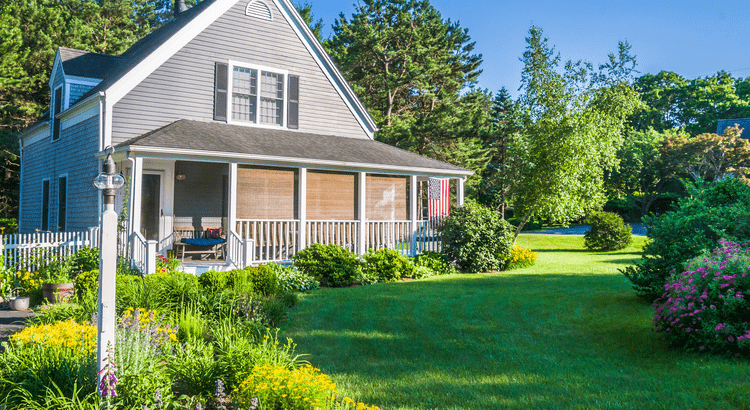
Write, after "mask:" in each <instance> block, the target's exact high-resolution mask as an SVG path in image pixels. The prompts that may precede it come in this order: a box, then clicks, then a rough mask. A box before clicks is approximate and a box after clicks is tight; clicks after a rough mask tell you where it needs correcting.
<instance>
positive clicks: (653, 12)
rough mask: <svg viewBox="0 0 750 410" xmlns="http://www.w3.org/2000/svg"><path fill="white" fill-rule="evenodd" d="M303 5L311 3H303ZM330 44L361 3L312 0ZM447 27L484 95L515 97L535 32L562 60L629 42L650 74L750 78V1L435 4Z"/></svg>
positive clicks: (589, 56) (595, 58)
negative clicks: (461, 42)
mask: <svg viewBox="0 0 750 410" xmlns="http://www.w3.org/2000/svg"><path fill="white" fill-rule="evenodd" d="M300 2H301V3H304V1H300ZM308 2H309V3H310V4H312V8H313V14H314V15H315V18H316V20H317V19H318V18H322V19H323V23H324V25H325V28H324V31H323V37H324V38H327V37H328V36H330V35H331V33H332V30H331V25H332V24H333V22H334V20H335V19H336V18H337V17H338V15H339V13H340V12H344V14H345V15H346V16H347V17H349V16H351V14H352V12H353V11H354V9H355V8H354V6H353V4H354V3H355V0H335V1H333V0H308ZM431 4H432V5H433V6H434V7H435V8H436V9H437V10H438V11H440V13H441V14H442V16H443V19H448V18H449V19H451V20H452V21H456V20H458V21H459V22H460V24H461V27H464V28H468V29H469V35H470V36H471V38H472V40H473V41H476V52H477V53H481V54H482V55H483V58H484V62H483V63H482V69H483V70H484V71H483V73H482V75H481V76H480V77H479V87H481V88H488V89H489V90H490V91H493V92H494V91H497V90H498V89H499V88H500V87H502V86H505V87H506V88H508V90H509V91H510V92H511V94H512V95H513V96H514V97H515V96H517V95H518V87H519V86H520V79H521V68H522V67H523V65H522V63H521V62H520V61H519V57H521V55H522V54H523V51H524V48H525V46H526V43H525V40H524V39H525V37H526V36H527V35H528V30H529V27H530V26H531V25H532V24H534V25H536V26H538V27H541V28H542V29H543V30H544V34H545V36H546V37H547V38H549V42H550V44H552V45H554V46H555V50H556V51H558V52H560V53H561V56H562V58H563V60H569V59H572V60H577V59H584V60H587V61H591V62H593V63H595V64H596V63H600V62H603V61H604V60H605V59H606V56H607V54H609V53H610V52H615V51H616V50H617V42H618V41H620V40H627V41H629V42H630V44H631V45H632V47H633V48H632V51H633V54H635V55H636V57H637V61H638V67H637V69H638V70H639V71H640V72H641V73H642V74H643V73H654V74H655V73H658V72H659V71H662V70H667V71H674V72H676V73H677V74H680V75H682V76H683V77H686V78H695V77H703V76H707V75H711V74H714V73H716V72H717V71H719V70H725V71H730V72H732V74H733V75H734V76H736V77H750V0H745V1H728V0H713V1H678V0H671V1H665V0H651V1H607V0H599V1H575V2H566V1H559V0H558V1H540V0H526V1H517V0H504V1H499V0H495V1H490V0H452V1H449V0H432V1H431Z"/></svg>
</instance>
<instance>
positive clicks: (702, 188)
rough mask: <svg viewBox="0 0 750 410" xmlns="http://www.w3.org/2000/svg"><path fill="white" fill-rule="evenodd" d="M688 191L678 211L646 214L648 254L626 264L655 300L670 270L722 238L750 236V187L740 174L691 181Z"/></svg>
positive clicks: (641, 288)
mask: <svg viewBox="0 0 750 410" xmlns="http://www.w3.org/2000/svg"><path fill="white" fill-rule="evenodd" d="M686 189H687V191H688V196H687V197H685V198H682V199H680V200H679V201H678V203H677V205H676V206H675V208H674V210H673V211H669V212H666V213H664V214H662V215H661V216H658V217H656V216H647V217H644V218H643V222H644V225H645V226H646V229H647V231H648V237H649V241H648V242H647V243H646V246H645V247H644V249H643V258H642V259H641V260H640V261H638V263H637V264H636V265H634V266H628V267H627V268H625V270H623V273H624V274H625V276H626V277H627V278H628V279H629V280H630V281H631V282H632V283H633V289H635V291H636V293H637V294H638V295H639V296H642V297H644V298H647V299H649V300H654V299H656V298H657V297H659V296H660V295H661V294H662V292H663V291H664V284H665V283H666V282H667V280H668V279H669V275H670V273H671V272H682V271H683V264H684V263H685V261H687V260H689V259H692V258H695V257H696V256H698V255H699V254H700V253H701V252H702V251H703V250H704V249H712V248H713V247H714V246H715V244H716V243H717V241H718V240H719V239H721V238H723V239H727V240H732V241H735V242H744V241H746V240H748V239H750V187H748V186H747V185H745V184H744V183H742V182H741V181H738V180H736V179H728V180H724V181H721V182H716V183H715V184H714V185H707V184H706V185H702V184H693V183H690V182H687V183H686Z"/></svg>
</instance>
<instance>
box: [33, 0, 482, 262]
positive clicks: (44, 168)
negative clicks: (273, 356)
mask: <svg viewBox="0 0 750 410" xmlns="http://www.w3.org/2000/svg"><path fill="white" fill-rule="evenodd" d="M180 3H181V0H178V4H177V5H176V6H175V17H174V19H173V20H172V21H170V22H169V23H167V24H165V25H163V26H162V27H160V28H159V29H157V30H155V31H154V32H153V33H151V34H150V35H148V36H146V37H145V38H143V39H141V40H140V41H138V42H137V43H135V44H134V45H133V46H132V47H131V48H130V49H128V50H127V51H126V52H124V53H123V54H122V55H119V56H109V55H102V54H96V53H90V52H84V51H79V50H73V49H69V48H60V49H59V50H58V52H57V55H56V57H55V61H54V66H53V71H52V74H51V78H50V80H49V86H50V90H51V100H50V111H49V112H48V113H47V114H45V116H44V117H43V118H41V119H40V120H39V121H38V122H37V123H36V124H34V125H32V126H31V127H29V128H28V129H27V130H26V131H25V132H24V133H23V134H22V135H21V138H20V144H21V198H20V211H19V213H20V215H19V229H20V231H21V232H33V231H35V230H42V231H79V230H85V229H88V228H90V227H92V226H97V225H98V221H99V217H100V214H101V212H100V211H101V209H102V199H101V195H100V193H99V192H98V190H97V189H96V188H95V187H94V186H93V185H92V181H93V179H94V177H95V176H96V175H97V174H98V173H99V172H100V170H101V168H102V160H103V159H104V156H105V149H106V148H108V147H112V148H113V158H114V159H115V162H116V164H117V171H118V172H120V173H122V175H123V176H124V177H125V178H126V180H127V183H126V186H125V187H123V188H122V189H120V190H119V191H118V197H117V202H116V203H117V210H118V212H120V213H121V215H122V219H123V226H124V227H125V228H124V229H126V234H125V235H124V236H123V238H124V239H123V242H127V246H126V247H125V248H127V251H125V252H127V253H128V254H129V255H130V256H131V257H133V258H134V259H135V260H136V263H142V264H141V265H139V266H150V265H151V262H150V261H152V260H153V258H152V256H143V255H152V254H153V253H154V252H159V253H166V252H167V251H169V250H171V249H173V248H175V243H176V241H180V238H181V237H183V236H185V235H188V236H190V235H195V232H201V231H203V230H205V229H207V228H217V227H222V228H223V230H224V235H225V238H226V241H227V245H226V248H227V250H226V252H224V253H225V254H226V255H225V261H226V264H227V265H228V266H244V265H245V264H247V263H250V262H252V261H266V260H283V259H287V258H289V257H290V256H291V255H292V254H293V253H294V252H296V251H298V250H300V249H302V248H304V247H305V246H307V245H308V244H311V243H314V242H322V243H337V244H340V245H342V246H345V247H348V248H349V249H351V250H353V251H357V252H364V251H365V250H366V249H368V248H378V247H383V246H391V247H400V248H401V249H402V250H404V251H405V252H415V251H418V250H419V247H420V246H423V245H424V244H425V240H424V239H423V240H421V241H420V240H418V238H417V237H418V236H420V235H423V234H424V232H425V230H426V229H428V227H427V225H426V224H424V223H423V222H422V221H421V220H422V217H421V216H422V214H423V213H422V210H421V207H422V201H421V200H420V199H421V198H424V197H426V192H427V189H426V181H427V179H428V178H430V177H435V178H450V179H451V181H455V182H453V184H452V187H453V188H452V189H455V195H454V197H455V198H456V202H457V203H458V204H459V205H460V204H462V203H463V182H464V180H465V178H466V177H467V176H468V175H470V174H471V172H469V171H467V170H464V169H462V168H460V167H457V166H453V165H451V164H447V163H444V162H441V161H437V160H434V159H430V158H426V157H423V156H419V155H416V154H414V153H411V152H407V151H404V150H401V149H398V148H395V147H392V146H389V145H386V144H382V143H380V142H377V141H375V140H374V138H373V135H374V133H375V131H376V130H377V129H376V125H375V123H374V121H373V119H372V118H371V117H370V115H369V114H368V112H367V110H366V109H365V107H364V106H363V105H362V103H361V102H360V101H359V100H358V98H357V97H356V95H355V94H354V92H353V91H352V89H351V88H350V87H349V85H348V84H347V82H346V81H345V79H344V77H343V76H342V75H341V73H340V72H339V70H338V69H337V68H336V66H335V65H334V63H333V62H332V61H331V59H330V57H329V56H328V55H327V54H326V52H325V51H324V50H323V47H322V46H321V44H320V43H319V42H318V41H317V39H316V38H315V36H314V35H313V34H312V32H311V31H310V30H309V28H308V27H307V25H306V24H305V23H304V21H303V20H302V18H301V17H300V16H299V14H298V13H297V11H296V10H295V8H294V6H293V4H292V3H291V1H290V0H205V1H203V2H201V3H199V4H198V5H196V6H194V7H192V8H190V9H187V10H185V9H184V5H180ZM420 224H421V225H420ZM199 250H200V249H199ZM139 261H140V262H139ZM147 270H151V268H147Z"/></svg>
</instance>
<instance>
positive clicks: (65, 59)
mask: <svg viewBox="0 0 750 410" xmlns="http://www.w3.org/2000/svg"><path fill="white" fill-rule="evenodd" d="M59 51H60V61H61V62H62V66H63V72H65V75H72V76H76V77H87V78H98V79H103V78H105V77H106V74H107V72H108V71H110V70H112V69H113V68H114V67H115V66H117V65H118V64H119V62H120V59H121V57H119V56H111V55H108V54H99V53H92V52H90V51H83V50H76V49H74V48H68V47H60V49H59Z"/></svg>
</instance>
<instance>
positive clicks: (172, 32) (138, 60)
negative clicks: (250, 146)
mask: <svg viewBox="0 0 750 410" xmlns="http://www.w3.org/2000/svg"><path fill="white" fill-rule="evenodd" d="M238 1H240V0H204V1H202V2H200V3H198V4H197V5H195V6H193V7H191V8H190V9H188V10H186V11H184V12H182V13H180V14H179V16H178V17H176V18H174V19H172V20H171V21H169V22H168V23H166V24H164V25H163V26H161V27H159V28H158V29H156V30H154V31H153V32H151V33H150V34H149V35H147V36H146V37H143V38H142V39H140V40H139V41H137V42H136V43H135V44H133V46H131V47H130V48H129V49H128V50H126V51H125V52H124V53H123V54H122V55H120V56H119V58H118V59H117V60H116V64H114V65H113V66H112V68H111V69H110V70H108V71H107V72H106V75H105V76H104V79H103V81H101V82H100V83H99V84H98V85H97V86H96V87H94V88H92V89H91V90H89V91H88V92H87V93H86V94H84V95H83V96H82V97H81V98H80V99H79V102H80V101H85V100H86V99H87V98H89V97H91V96H92V95H94V94H97V93H99V92H100V91H105V90H110V89H114V88H117V87H120V86H121V88H126V89H132V87H135V86H136V85H137V84H138V83H140V81H142V79H143V78H145V75H143V76H142V77H140V79H138V78H135V81H134V78H130V77H133V76H132V74H133V72H135V71H139V73H138V74H139V75H141V74H143V73H145V72H146V71H147V69H146V68H144V67H145V66H146V65H148V64H147V63H148V62H149V60H156V61H159V60H160V59H161V60H162V61H166V59H165V58H164V57H165V56H166V57H169V56H171V55H173V54H174V53H176V52H177V51H179V49H180V48H182V47H183V46H184V44H186V43H187V41H189V40H190V39H192V37H194V36H195V35H197V34H198V32H195V31H194V29H195V27H200V25H201V24H206V23H207V24H210V23H212V22H213V21H215V20H216V19H218V18H219V17H220V16H221V15H222V14H223V12H224V11H226V8H222V7H212V6H213V5H216V6H222V5H226V6H231V5H234V4H236V3H237V2H238ZM268 1H274V2H275V3H276V5H277V6H278V8H279V9H280V10H281V11H282V13H285V14H286V15H287V16H288V17H289V18H290V20H291V21H288V23H289V24H290V25H291V26H292V28H293V30H294V31H295V32H296V33H297V34H298V35H299V36H300V37H301V38H300V40H301V41H302V42H303V43H304V44H305V46H306V47H307V49H308V51H309V52H310V54H311V55H312V56H313V58H314V59H315V60H316V61H317V62H318V64H319V65H320V66H321V69H323V72H324V73H325V74H326V76H328V78H329V80H330V81H331V83H332V84H333V85H334V88H335V89H336V90H337V91H338V92H339V94H340V95H341V98H342V100H343V101H344V102H345V103H346V104H347V105H348V106H349V108H350V109H351V110H352V113H353V114H354V116H355V118H357V119H358V121H360V123H361V125H362V127H363V129H365V130H368V129H369V130H371V131H370V132H368V134H370V136H371V137H372V133H374V132H375V131H377V125H376V124H375V121H374V120H373V119H372V117H371V116H370V114H369V112H367V109H366V108H365V107H364V105H363V104H362V102H361V101H359V98H358V97H357V96H356V94H355V93H354V91H353V90H352V89H351V87H350V86H349V84H348V83H347V81H346V79H345V78H344V76H343V74H341V72H340V71H339V69H338V68H337V67H336V65H335V64H334V63H333V61H332V60H331V58H330V56H328V54H327V53H326V52H325V50H324V49H323V46H322V45H321V44H320V42H319V41H318V39H317V38H316V37H315V35H314V34H313V33H312V31H311V30H310V28H309V27H308V26H307V24H306V23H305V22H304V20H302V18H301V17H300V16H299V13H298V12H297V10H296V8H295V7H294V5H293V4H292V3H291V1H290V0H268ZM209 10H211V11H209ZM221 10H224V11H221ZM193 22H195V24H191V23H193ZM167 43H170V45H169V46H168V47H165V45H166V44H167ZM157 51H158V52H157ZM157 66H158V65H157ZM152 69H155V67H152ZM129 75H130V77H127V76H129ZM146 75H147V73H146ZM109 97H111V96H110V95H108V99H110V98H109ZM119 97H121V95H116V96H115V99H116V100H118V99H119Z"/></svg>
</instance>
